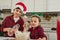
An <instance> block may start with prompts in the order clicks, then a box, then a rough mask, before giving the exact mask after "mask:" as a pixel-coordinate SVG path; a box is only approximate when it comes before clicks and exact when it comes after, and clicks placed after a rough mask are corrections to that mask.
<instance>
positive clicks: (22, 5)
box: [15, 2, 27, 14]
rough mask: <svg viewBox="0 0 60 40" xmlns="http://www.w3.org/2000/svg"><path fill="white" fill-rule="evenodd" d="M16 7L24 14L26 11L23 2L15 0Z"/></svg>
mask: <svg viewBox="0 0 60 40" xmlns="http://www.w3.org/2000/svg"><path fill="white" fill-rule="evenodd" d="M16 7H19V8H20V9H21V10H22V11H23V13H24V14H25V13H26V11H27V8H26V5H25V4H24V3H22V2H17V3H16V4H15V8H16Z"/></svg>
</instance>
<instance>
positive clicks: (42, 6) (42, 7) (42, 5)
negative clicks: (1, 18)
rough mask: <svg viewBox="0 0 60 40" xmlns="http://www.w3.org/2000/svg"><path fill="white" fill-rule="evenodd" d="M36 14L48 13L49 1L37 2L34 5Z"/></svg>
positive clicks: (41, 0) (38, 0)
mask: <svg viewBox="0 0 60 40" xmlns="http://www.w3.org/2000/svg"><path fill="white" fill-rule="evenodd" d="M34 4H35V5H34V11H35V12H46V10H47V0H35V3H34Z"/></svg>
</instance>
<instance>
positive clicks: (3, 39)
mask: <svg viewBox="0 0 60 40" xmlns="http://www.w3.org/2000/svg"><path fill="white" fill-rule="evenodd" d="M0 40H15V38H13V37H0Z"/></svg>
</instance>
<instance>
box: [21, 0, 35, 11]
mask: <svg viewBox="0 0 60 40" xmlns="http://www.w3.org/2000/svg"><path fill="white" fill-rule="evenodd" d="M22 2H24V3H25V5H26V6H27V12H34V0H23V1H22Z"/></svg>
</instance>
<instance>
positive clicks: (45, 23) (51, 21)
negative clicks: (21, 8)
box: [0, 12, 60, 28]
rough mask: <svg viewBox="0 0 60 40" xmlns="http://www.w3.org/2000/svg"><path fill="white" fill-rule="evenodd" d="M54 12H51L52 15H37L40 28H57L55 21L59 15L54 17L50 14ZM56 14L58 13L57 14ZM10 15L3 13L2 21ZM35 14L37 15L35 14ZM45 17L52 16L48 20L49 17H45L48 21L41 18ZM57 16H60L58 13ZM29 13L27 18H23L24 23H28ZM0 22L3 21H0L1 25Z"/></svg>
mask: <svg viewBox="0 0 60 40" xmlns="http://www.w3.org/2000/svg"><path fill="white" fill-rule="evenodd" d="M54 13H55V12H52V13H50V14H49V13H46V12H44V13H43V12H42V13H40V14H38V15H39V17H40V18H41V26H42V27H45V28H53V27H54V28H56V26H57V19H59V18H60V15H57V14H55V16H54V15H52V14H54ZM57 13H58V12H57ZM11 14H12V13H3V15H2V16H3V19H4V18H5V17H6V16H9V15H11ZM35 14H37V13H35ZM44 14H45V15H46V14H49V15H52V16H51V18H50V19H49V15H48V16H47V17H48V19H49V20H46V18H45V17H44V16H43V15H44ZM58 14H60V13H58ZM31 15H32V14H31V13H30V14H29V13H27V14H26V15H25V16H26V17H27V18H24V17H23V19H24V21H29V20H30V18H31ZM33 15H34V14H33ZM56 15H57V16H56ZM22 16H24V15H22ZM2 21H3V20H0V24H1V23H2Z"/></svg>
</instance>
